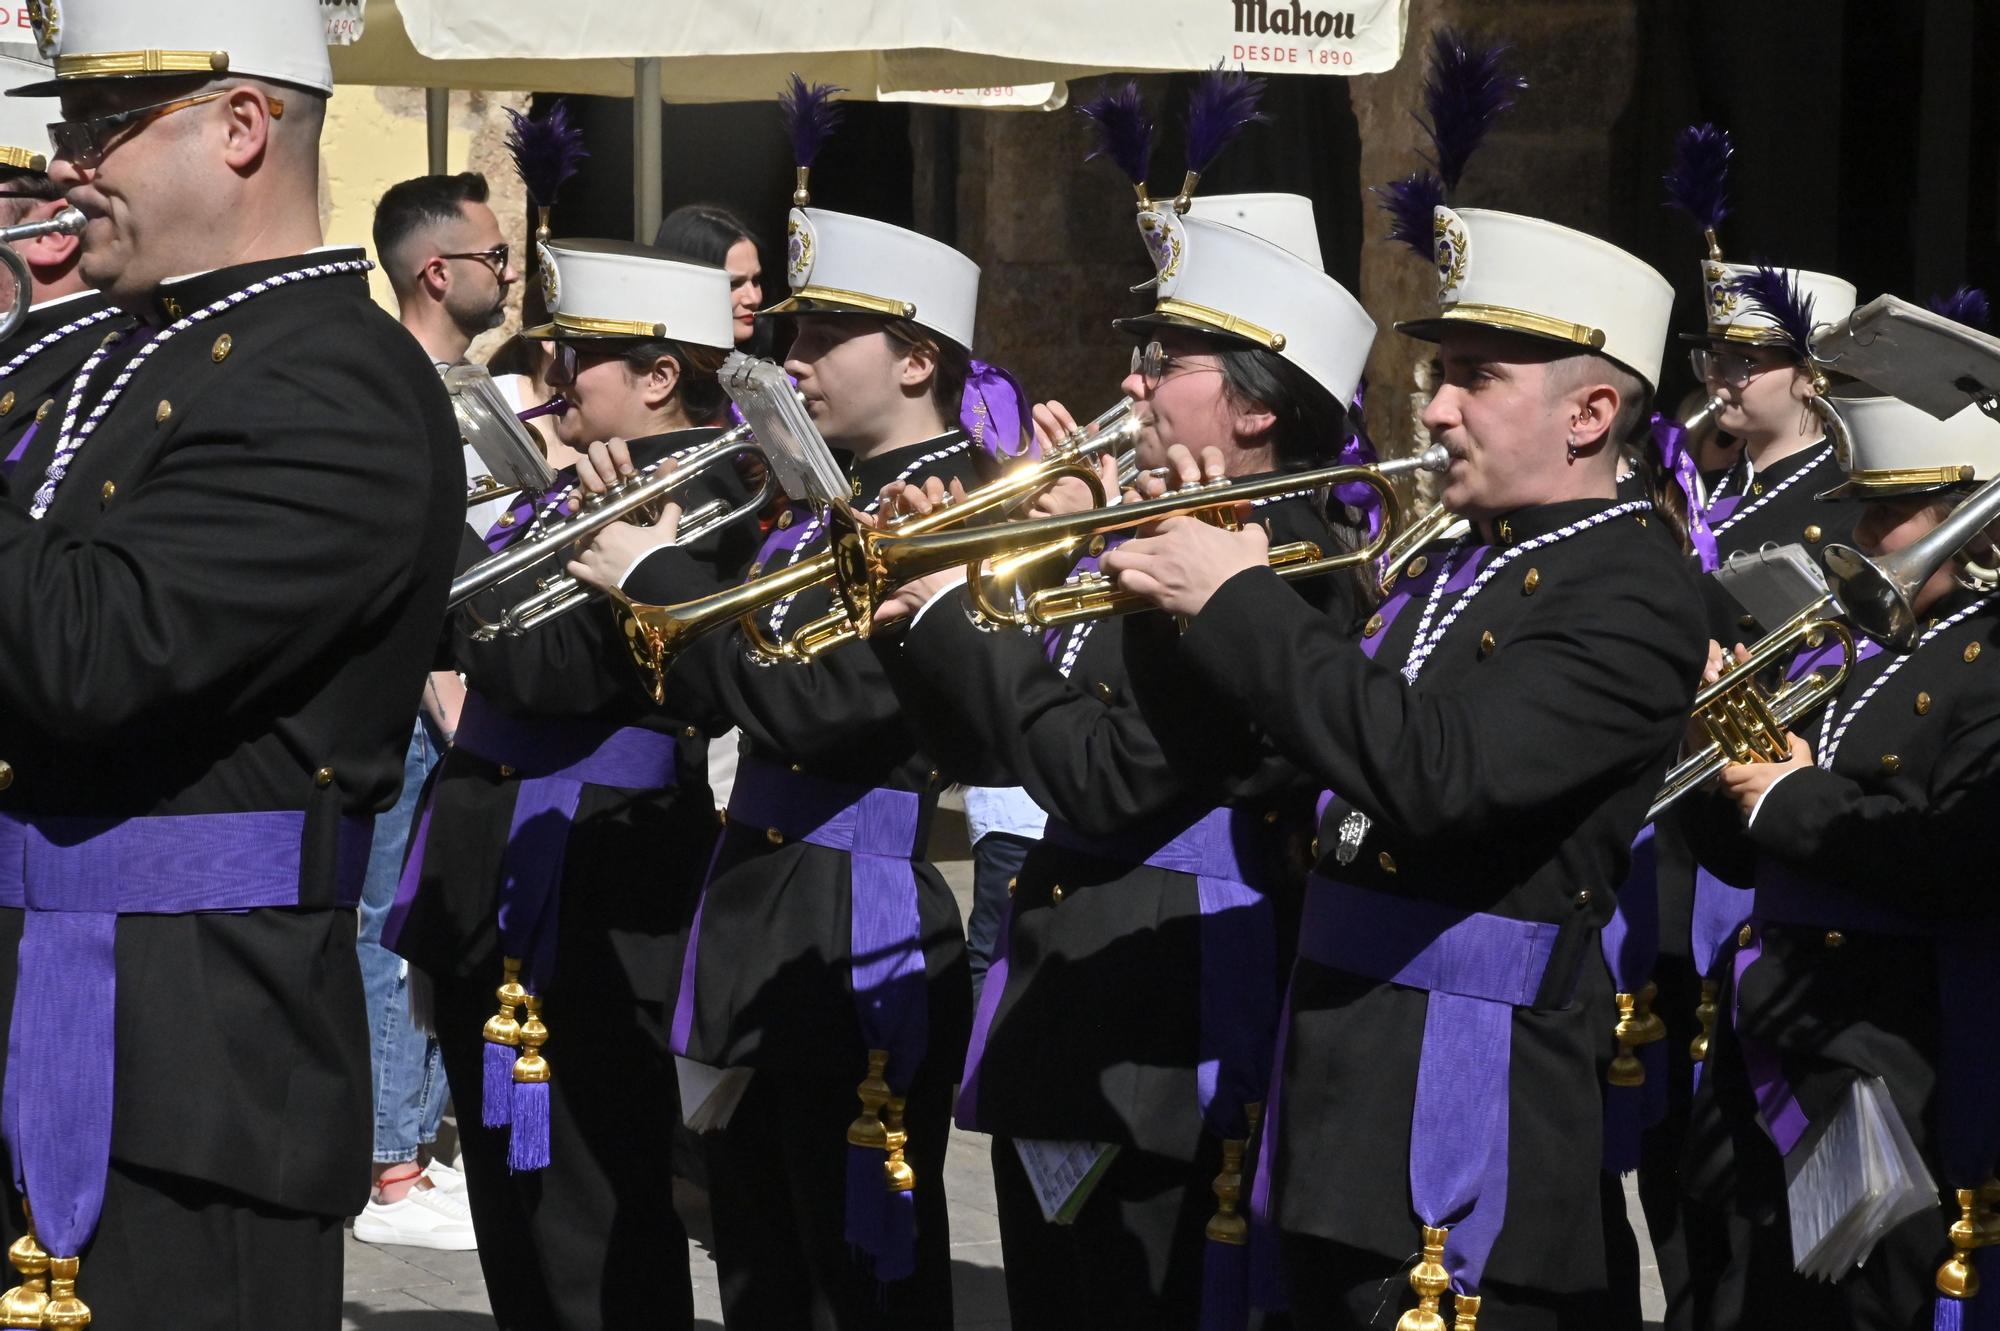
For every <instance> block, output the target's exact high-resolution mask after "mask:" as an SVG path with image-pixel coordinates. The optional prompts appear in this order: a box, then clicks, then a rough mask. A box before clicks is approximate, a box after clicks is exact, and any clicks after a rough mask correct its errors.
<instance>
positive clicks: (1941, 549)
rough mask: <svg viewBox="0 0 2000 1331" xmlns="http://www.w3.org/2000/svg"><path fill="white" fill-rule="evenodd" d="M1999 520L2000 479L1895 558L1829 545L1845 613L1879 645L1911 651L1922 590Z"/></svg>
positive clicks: (1831, 577) (1830, 573) (1831, 578)
mask: <svg viewBox="0 0 2000 1331" xmlns="http://www.w3.org/2000/svg"><path fill="white" fill-rule="evenodd" d="M1966 470H1967V471H1968V472H1970V470H1971V468H1969V467H1968V468H1966ZM1997 518H2000V479H1995V480H1991V481H1988V482H1986V483H1985V484H1984V485H1982V486H1980V487H1979V488H1978V489H1977V490H1975V491H1973V492H1972V494H1971V496H1970V497H1968V498H1967V499H1966V501H1965V502H1964V503H1962V504H1960V505H1959V506H1958V507H1957V508H1955V509H1953V510H1952V511H1951V513H1950V515H1949V516H1947V517H1946V518H1945V520H1944V521H1943V522H1940V523H1939V524H1938V525H1937V526H1936V527H1934V528H1932V529H1931V531H1930V533H1929V534H1928V535H1926V536H1924V537H1922V538H1920V539H1919V540H1917V541H1915V542H1914V543H1912V544H1910V545H1906V546H1904V547H1903V548H1902V549H1901V550H1898V551H1896V552H1895V553H1894V554H1886V555H1878V556H1876V557H1874V558H1870V557H1869V556H1867V555H1864V554H1862V553H1861V552H1860V551H1859V550H1856V549H1855V548H1854V547H1853V546H1851V545H1841V544H1839V543H1838V542H1836V543H1835V544H1833V545H1829V546H1828V547H1827V548H1826V578H1827V582H1828V583H1829V584H1831V585H1832V587H1833V595H1834V599H1835V600H1837V601H1839V602H1840V610H1841V613H1842V614H1843V615H1845V616H1846V617H1847V618H1848V620H1849V621H1850V622H1851V623H1852V624H1853V625H1854V627H1856V628H1858V629H1860V630H1861V631H1862V632H1863V633H1866V634H1867V635H1868V636H1869V637H1871V638H1873V639H1875V641H1877V642H1879V643H1883V644H1886V645H1887V646H1890V647H1896V648H1907V647H1908V646H1909V645H1910V644H1911V643H1912V642H1913V641H1915V640H1916V636H1917V609H1916V597H1917V589H1918V588H1919V587H1921V586H1923V585H1924V584H1925V583H1926V582H1928V581H1930V576H1931V574H1933V573H1935V572H1937V570H1938V568H1939V566H1941V565H1942V564H1943V563H1944V562H1945V561H1946V560H1947V559H1950V558H1951V557H1952V556H1953V555H1955V554H1957V553H1958V552H1959V551H1960V550H1963V549H1964V548H1965V547H1966V546H1967V545H1968V544H1969V543H1970V542H1971V541H1972V539H1973V538H1974V537H1976V536H1978V535H1979V533H1980V532H1982V531H1984V530H1985V529H1986V528H1987V527H1989V526H1991V525H1992V523H1993V522H1994V520H1995V519H1997Z"/></svg>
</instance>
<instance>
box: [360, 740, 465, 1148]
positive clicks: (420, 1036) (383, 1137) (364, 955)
mask: <svg viewBox="0 0 2000 1331" xmlns="http://www.w3.org/2000/svg"><path fill="white" fill-rule="evenodd" d="M439 756H440V755H439V746H438V743H437V741H436V740H435V739H434V738H433V732H432V730H431V729H430V723H429V721H428V720H427V719H426V718H424V717H421V716H420V717H418V718H417V722H416V725H415V727H414V728H413V730H412V732H411V735H410V748H409V751H408V752H407V753H406V754H405V755H404V757H403V793H402V794H401V795H399V796H398V797H397V799H396V807H395V808H393V809H391V810H389V812H387V813H385V814H382V815H380V816H379V817H377V818H376V819H375V842H374V845H373V846H371V847H370V848H369V851H368V876H367V877H366V878H365V879H363V880H362V884H361V934H360V943H359V947H358V949H357V950H358V951H359V952H360V955H361V983H362V987H363V988H364V989H365V990H366V991H367V995H368V1047H369V1052H370V1058H369V1063H370V1065H371V1067H372V1069H373V1072H374V1081H375V1163H376V1164H378V1165H385V1164H400V1163H402V1162H403V1161H406V1160H415V1159H416V1158H417V1150H418V1148H419V1147H420V1146H427V1145H429V1144H430V1143H432V1142H434V1141H436V1140H437V1134H438V1121H439V1120H440V1119H442V1118H443V1117H444V1102H445V1097H446V1094H447V1091H446V1087H445V1084H444V1061H443V1059H442V1058H440V1057H439V1055H438V1045H437V1040H436V1039H435V1038H433V1037H431V1036H428V1035H425V1034H424V1033H423V1032H422V1031H420V1030H418V1029H417V1028H416V1024H415V1023H414V1022H412V1021H411V1019H410V976H409V967H408V965H407V964H406V963H405V962H404V961H403V959H402V958H401V957H399V956H397V955H396V954H395V953H393V952H391V951H389V949H387V948H385V947H383V946H382V923H383V921H384V920H386V919H387V918H388V916H389V908H390V906H392V905H394V904H395V900H396V880H397V879H399V878H401V877H402V874H403V850H404V847H406V846H407V845H408V844H409V840H410V825H411V823H412V822H413V821H414V820H415V818H416V813H417V800H418V799H419V797H421V796H422V794H423V791H424V779H425V778H426V777H428V776H429V775H430V771H431V768H433V767H435V766H436V765H437V761H438V758H439Z"/></svg>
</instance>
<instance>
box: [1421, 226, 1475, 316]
mask: <svg viewBox="0 0 2000 1331" xmlns="http://www.w3.org/2000/svg"><path fill="white" fill-rule="evenodd" d="M1431 252H1432V254H1433V256H1434V257H1435V259H1436V261H1437V270H1438V303H1439V304H1440V305H1448V304H1451V303H1453V302H1452V301H1451V300H1450V299H1449V298H1450V296H1451V293H1452V292H1454V291H1456V290H1458V288H1459V287H1460V286H1462V285H1464V283H1465V274H1466V269H1467V268H1468V267H1470V265H1471V262H1472V236H1471V234H1470V233H1469V232H1467V230H1466V228H1465V222H1464V220H1463V219H1462V218H1460V217H1459V215H1458V214H1457V213H1455V212H1453V211H1452V210H1451V209H1449V208H1440V209H1438V210H1437V212H1436V213H1435V214H1433V216H1432V218H1431Z"/></svg>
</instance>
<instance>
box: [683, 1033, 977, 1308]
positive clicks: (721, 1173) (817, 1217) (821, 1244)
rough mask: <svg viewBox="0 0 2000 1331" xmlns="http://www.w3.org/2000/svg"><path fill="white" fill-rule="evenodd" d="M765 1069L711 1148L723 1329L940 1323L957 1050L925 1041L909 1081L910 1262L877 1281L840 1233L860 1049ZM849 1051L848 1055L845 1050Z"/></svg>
mask: <svg viewBox="0 0 2000 1331" xmlns="http://www.w3.org/2000/svg"><path fill="white" fill-rule="evenodd" d="M831 1052H832V1053H833V1054H834V1057H832V1058H830V1059H827V1060H823V1061H822V1060H815V1066H814V1067H812V1068H810V1069H804V1070H801V1069H791V1068H759V1069H758V1070H757V1071H756V1072H755V1073H754V1074H753V1075H752V1076H751V1078H750V1084H749V1087H748V1088H747V1089H746V1090H745V1091H744V1093H743V1099H742V1101H741V1102H740V1103H738V1105H737V1106H736V1112H735V1113H734V1114H733V1115H732V1116H731V1117H730V1120H729V1125H728V1126H727V1127H726V1128H724V1129H722V1130H721V1131H720V1132H714V1133H709V1134H707V1135H705V1136H704V1137H703V1138H702V1142H703V1144H704V1145H705V1146H706V1147H707V1151H708V1179H709V1194H708V1204H709V1215H710V1218H711V1219H712V1220H713V1222H714V1225H715V1264H716V1266H717V1268H718V1269H719V1272H720V1275H721V1280H722V1316H723V1322H724V1324H725V1325H726V1326H728V1327H729V1328H730V1331H948V1329H949V1328H950V1326H951V1325H952V1297H951V1230H950V1221H949V1219H948V1218H947V1215H946V1210H945V1191H944V1158H945V1146H946V1142H947V1134H949V1132H950V1131H951V1090H952V1083H953V1082H954V1081H955V1080H957V1073H958V1064H957V1057H958V1054H959V1051H958V1050H956V1049H951V1050H940V1049H936V1048H933V1049H932V1050H931V1053H930V1056H929V1057H928V1058H926V1059H925V1061H924V1065H923V1066H922V1068H920V1069H919V1071H918V1074H917V1077H916V1079H915V1081H914V1082H913V1083H912V1084H911V1087H910V1092H909V1095H908V1097H907V1100H908V1105H907V1107H906V1108H905V1110H904V1114H903V1122H904V1126H905V1128H906V1129H907V1131H908V1132H909V1145H908V1146H907V1147H905V1150H904V1158H905V1159H907V1160H908V1161H909V1163H910V1166H911V1168H912V1169H914V1170H915V1171H916V1226H917V1260H916V1271H915V1273H914V1274H913V1275H911V1276H910V1277H908V1278H907V1279H904V1280H899V1281H896V1282H894V1283H892V1284H884V1283H882V1282H881V1281H878V1280H876V1279H875V1277H874V1274H873V1272H872V1271H871V1270H870V1269H869V1267H868V1266H867V1265H866V1264H865V1263H864V1262H863V1260H861V1259H860V1258H858V1257H857V1256H856V1254H855V1253H854V1251H853V1249H851V1248H850V1247H849V1245H848V1242H847V1237H846V1198H847V1125H848V1124H849V1123H852V1122H853V1121H854V1117H855V1115H856V1114H857V1113H859V1112H860V1109H861V1103H860V1101H859V1100H858V1099H857V1098H856V1096H855V1093H854V1088H855V1086H856V1085H857V1084H858V1083H859V1082H860V1080H861V1076H862V1073H864V1072H865V1071H866V1069H867V1060H866V1058H865V1057H864V1055H863V1054H862V1051H861V1050H860V1048H859V1046H858V1045H856V1046H855V1047H853V1048H852V1049H849V1050H844V1051H842V1050H836V1051H831ZM842 1055H845V1056H842Z"/></svg>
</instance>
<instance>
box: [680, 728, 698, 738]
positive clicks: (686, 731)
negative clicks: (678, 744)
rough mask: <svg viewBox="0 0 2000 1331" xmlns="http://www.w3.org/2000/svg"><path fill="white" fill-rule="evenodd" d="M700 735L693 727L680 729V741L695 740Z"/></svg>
mask: <svg viewBox="0 0 2000 1331" xmlns="http://www.w3.org/2000/svg"><path fill="white" fill-rule="evenodd" d="M700 734H701V731H699V730H697V729H695V728H694V727H693V726H683V727H681V738H682V739H695V738H697V737H699V736H700Z"/></svg>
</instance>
